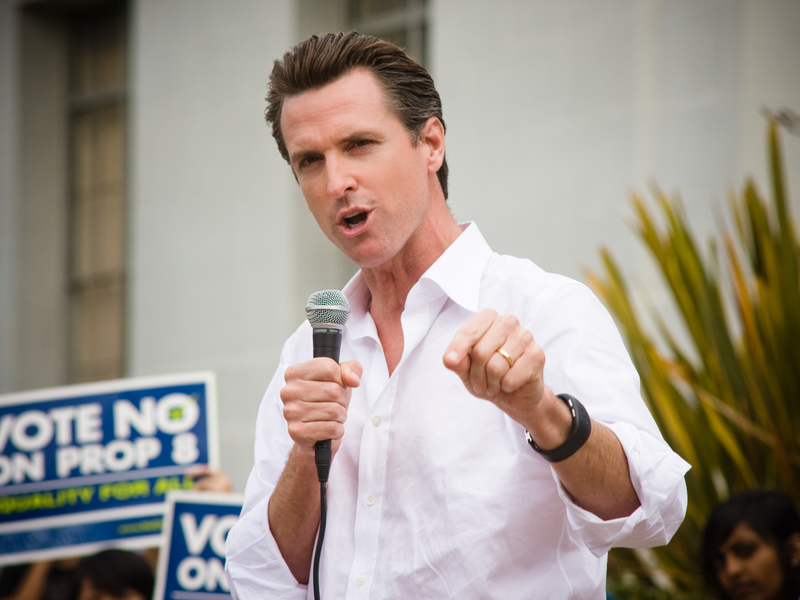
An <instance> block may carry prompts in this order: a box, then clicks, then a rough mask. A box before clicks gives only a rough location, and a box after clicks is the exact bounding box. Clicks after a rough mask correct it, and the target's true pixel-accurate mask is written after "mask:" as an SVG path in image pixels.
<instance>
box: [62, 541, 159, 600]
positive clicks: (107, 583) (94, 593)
mask: <svg viewBox="0 0 800 600" xmlns="http://www.w3.org/2000/svg"><path fill="white" fill-rule="evenodd" d="M76 580H77V594H76V595H75V598H76V599H77V600H150V598H152V597H153V584H154V583H155V579H154V577H153V571H152V570H151V569H150V565H148V564H147V561H145V559H144V558H142V557H141V556H139V555H138V554H136V553H134V552H128V551H126V550H104V551H103V552H98V553H97V554H94V555H92V556H87V557H86V558H84V559H83V560H81V562H80V564H79V565H78V569H77V571H76Z"/></svg>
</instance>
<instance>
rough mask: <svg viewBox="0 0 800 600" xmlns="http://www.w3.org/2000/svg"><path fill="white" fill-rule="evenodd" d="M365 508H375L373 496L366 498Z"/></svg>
mask: <svg viewBox="0 0 800 600" xmlns="http://www.w3.org/2000/svg"><path fill="white" fill-rule="evenodd" d="M367 506H375V496H373V495H372V494H370V495H369V496H367Z"/></svg>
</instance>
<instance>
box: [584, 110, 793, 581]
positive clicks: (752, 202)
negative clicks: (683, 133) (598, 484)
mask: <svg viewBox="0 0 800 600" xmlns="http://www.w3.org/2000/svg"><path fill="white" fill-rule="evenodd" d="M768 139H769V154H770V167H771V178H772V192H773V199H772V200H773V201H772V206H769V205H768V204H767V203H766V202H765V201H764V200H763V199H762V198H761V197H760V195H759V193H758V191H757V190H756V187H755V185H754V184H753V183H752V182H751V181H748V182H747V183H746V185H745V187H744V190H743V192H742V193H741V195H738V196H733V197H732V198H731V202H730V210H731V216H732V218H733V223H734V229H733V233H731V232H730V231H728V230H723V231H722V232H721V235H720V242H721V243H720V244H719V247H720V248H721V254H722V258H721V259H720V258H718V254H717V248H718V246H717V243H716V242H713V241H712V243H711V244H710V252H709V254H708V257H704V256H703V254H702V253H701V252H700V251H699V250H698V247H697V245H696V243H695V242H694V239H693V236H692V234H691V231H690V228H689V226H688V224H687V222H686V218H685V215H684V213H683V210H682V208H681V205H680V202H679V201H670V200H668V199H667V198H665V197H664V195H663V194H661V192H659V191H658V190H655V192H654V195H655V198H656V201H657V205H658V210H659V211H660V213H661V215H662V217H663V223H664V224H663V225H659V224H658V223H657V222H656V220H655V218H654V214H653V212H651V209H649V208H648V207H647V205H646V204H645V202H644V201H643V199H642V198H641V197H639V196H637V195H634V197H633V209H634V214H635V217H636V220H635V227H636V229H637V231H638V233H639V236H640V237H641V239H642V240H643V241H644V243H645V245H646V247H647V249H648V250H649V252H650V254H651V255H652V257H653V258H654V259H655V261H656V264H657V265H658V268H659V270H660V273H661V274H662V276H663V277H664V279H665V281H666V283H667V285H668V288H669V291H670V293H671V295H672V299H673V300H674V302H675V305H676V307H677V309H678V314H679V316H680V319H681V320H682V321H683V324H684V325H685V327H686V331H687V332H688V339H689V343H690V345H691V349H690V350H687V349H685V348H682V347H681V344H679V343H678V342H677V341H676V340H675V338H674V337H673V335H672V334H671V333H670V331H669V329H668V328H667V327H666V326H665V325H664V320H663V319H662V318H661V317H660V315H658V314H654V315H652V316H653V318H654V321H655V323H656V324H657V327H656V329H657V336H658V337H657V338H656V337H655V335H656V334H653V333H651V332H650V331H649V329H648V328H646V327H644V326H643V324H642V320H641V319H640V318H639V316H638V314H637V311H636V309H635V308H634V305H633V303H632V301H631V296H630V294H629V292H628V289H627V286H626V284H625V281H624V279H623V277H622V274H621V273H620V271H619V269H618V267H617V265H616V263H615V261H614V259H613V258H612V256H611V255H610V254H609V252H608V251H607V250H602V251H601V256H602V263H603V274H602V275H598V274H594V273H589V274H588V279H589V284H590V285H591V286H592V287H593V288H594V289H595V291H596V292H597V293H598V295H599V296H600V297H601V299H602V300H603V301H604V302H605V303H606V305H607V306H608V308H609V310H610V311H611V312H612V314H613V315H614V317H615V318H616V319H617V321H618V323H619V325H620V327H621V329H622V332H623V335H624V337H625V338H626V341H627V344H628V347H629V349H630V351H631V355H632V358H633V361H634V363H635V364H636V367H637V368H638V370H639V374H640V376H641V380H642V392H643V395H644V397H645V400H646V401H647V403H648V405H649V407H650V410H651V412H652V413H653V416H654V418H655V419H656V422H657V423H658V425H659V427H660V428H661V431H662V433H663V434H664V437H665V439H666V440H667V442H668V443H669V444H670V445H671V446H672V448H673V449H675V451H676V452H678V453H679V454H680V455H681V456H683V457H684V458H685V459H686V460H687V461H688V462H689V463H690V464H691V465H692V470H691V471H690V472H689V473H688V474H687V485H688V488H689V509H688V512H687V518H686V520H685V522H684V524H683V525H682V526H681V528H680V530H679V531H678V533H677V534H676V535H675V538H674V539H673V540H672V542H670V544H669V545H667V546H665V547H663V548H659V549H657V556H658V559H659V561H660V563H661V566H662V567H663V568H664V569H665V570H666V571H667V573H668V574H669V575H670V577H671V578H672V580H673V582H674V584H675V586H676V588H678V589H684V590H690V589H694V590H696V589H698V588H699V587H700V586H701V576H700V570H699V540H700V537H701V533H702V529H703V527H704V525H705V519H706V516H707V515H708V513H709V512H710V510H711V509H712V508H713V507H714V505H716V504H717V503H718V502H720V501H721V500H724V499H725V498H726V497H727V495H728V494H729V493H734V492H737V491H740V490H744V489H748V488H753V487H770V488H778V489H782V490H784V491H786V492H787V493H789V494H790V496H792V497H793V498H794V500H795V502H796V503H797V504H800V435H798V434H797V432H798V431H800V342H798V340H800V277H799V275H798V271H799V270H800V268H799V267H800V247H799V246H798V241H797V237H796V232H795V227H794V224H793V222H792V219H791V216H790V214H789V203H788V199H787V197H786V190H785V186H784V183H783V173H782V164H781V154H780V149H779V139H778V131H777V126H776V125H775V123H773V122H771V123H770V124H769V128H768ZM722 271H724V273H725V274H726V277H723V276H722V275H721V272H722ZM726 300H727V304H726ZM726 305H727V306H728V307H734V308H733V310H727V311H726ZM656 339H658V340H659V344H657V343H656V341H655V340H656ZM665 349H666V350H665ZM614 552H617V555H616V556H612V559H613V560H612V565H614V564H616V565H620V566H621V567H622V568H631V567H632V565H633V564H634V563H632V556H633V555H632V554H629V553H628V554H626V553H625V552H618V551H614Z"/></svg>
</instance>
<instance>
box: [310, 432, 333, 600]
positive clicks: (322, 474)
mask: <svg viewBox="0 0 800 600" xmlns="http://www.w3.org/2000/svg"><path fill="white" fill-rule="evenodd" d="M314 462H315V463H316V465H317V477H318V478H319V534H318V535H317V547H316V549H315V550H314V569H313V570H314V600H320V596H319V557H320V555H321V554H322V541H323V540H324V539H325V525H326V524H327V521H328V493H327V487H328V474H329V473H330V470H331V441H330V440H320V441H319V442H317V443H316V444H315V445H314Z"/></svg>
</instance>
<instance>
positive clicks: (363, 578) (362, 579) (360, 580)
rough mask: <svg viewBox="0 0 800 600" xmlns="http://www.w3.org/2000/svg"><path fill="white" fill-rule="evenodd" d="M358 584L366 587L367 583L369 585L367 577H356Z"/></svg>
mask: <svg viewBox="0 0 800 600" xmlns="http://www.w3.org/2000/svg"><path fill="white" fill-rule="evenodd" d="M356 583H357V584H358V585H364V584H365V583H367V576H366V575H359V576H358V577H356Z"/></svg>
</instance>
